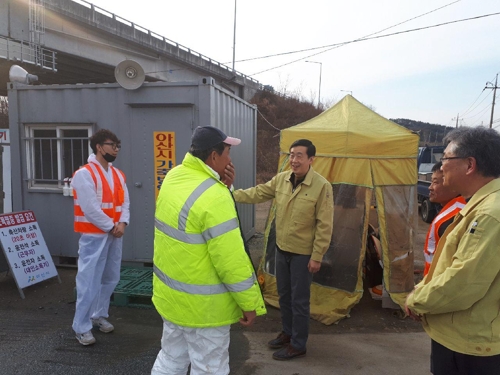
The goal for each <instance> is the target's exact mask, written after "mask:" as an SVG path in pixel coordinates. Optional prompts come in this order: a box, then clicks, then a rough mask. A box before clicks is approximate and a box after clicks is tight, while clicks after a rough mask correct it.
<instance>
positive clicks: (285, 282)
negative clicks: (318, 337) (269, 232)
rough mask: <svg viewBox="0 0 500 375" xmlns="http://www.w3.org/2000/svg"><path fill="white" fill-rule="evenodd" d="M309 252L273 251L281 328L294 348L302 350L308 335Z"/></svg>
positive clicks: (310, 279) (310, 278)
mask: <svg viewBox="0 0 500 375" xmlns="http://www.w3.org/2000/svg"><path fill="white" fill-rule="evenodd" d="M310 259H311V256H310V255H300V254H293V253H289V252H287V251H282V250H280V249H278V251H277V252H276V283H277V286H278V294H279V297H280V298H279V303H280V311H281V323H282V325H283V332H285V333H286V334H287V335H290V336H291V344H292V346H293V347H294V349H297V350H305V349H306V343H307V337H308V336H309V316H310V298H311V282H312V276H313V275H312V273H310V272H309V270H308V269H307V265H308V264H309V260H310Z"/></svg>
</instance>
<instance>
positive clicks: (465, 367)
mask: <svg viewBox="0 0 500 375" xmlns="http://www.w3.org/2000/svg"><path fill="white" fill-rule="evenodd" d="M431 372H432V373H433V374H434V375H498V374H500V355H493V356H490V357H479V356H475V355H468V354H462V353H457V352H454V351H453V350H450V349H448V348H446V347H444V346H443V345H441V344H439V343H437V342H436V341H434V340H432V341H431Z"/></svg>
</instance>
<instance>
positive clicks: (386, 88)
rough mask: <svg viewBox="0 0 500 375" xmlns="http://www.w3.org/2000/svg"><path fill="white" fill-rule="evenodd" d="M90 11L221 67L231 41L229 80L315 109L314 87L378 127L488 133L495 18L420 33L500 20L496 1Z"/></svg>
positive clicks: (498, 109) (239, 3) (225, 3)
mask: <svg viewBox="0 0 500 375" xmlns="http://www.w3.org/2000/svg"><path fill="white" fill-rule="evenodd" d="M77 2H78V1H77ZM91 2H92V3H93V4H95V5H96V6H98V7H101V8H103V9H105V10H106V11H108V12H111V13H114V14H116V15H118V16H120V17H122V18H124V19H126V20H129V21H131V22H134V23H135V24H137V25H140V26H142V27H144V28H147V29H149V30H151V31H153V32H155V33H157V34H159V35H162V36H164V37H166V38H168V39H170V40H172V41H174V42H176V43H179V44H182V45H184V46H186V47H188V48H190V49H191V50H194V51H196V52H198V53H201V54H203V55H205V56H207V57H209V58H211V59H213V60H217V61H219V62H221V63H226V64H227V65H228V66H230V67H231V66H232V63H233V40H234V39H233V38H234V36H236V48H235V69H236V70H237V71H239V72H241V73H243V74H245V75H248V76H252V77H253V78H255V79H257V80H258V81H259V82H260V83H262V84H263V85H270V86H272V87H273V88H274V89H275V90H278V91H280V92H286V93H288V94H292V95H298V96H300V97H301V98H303V99H304V100H308V101H313V102H314V103H315V104H317V103H318V94H319V91H320V90H319V88H320V78H321V91H320V93H321V97H320V99H321V103H322V104H323V105H324V106H326V107H329V106H331V105H333V104H335V103H336V102H337V101H339V100H340V99H342V98H343V97H344V96H345V95H346V94H348V93H352V95H353V96H354V97H355V98H356V99H357V100H359V101H360V102H362V103H364V104H365V105H368V106H370V107H371V108H372V109H374V110H375V111H376V112H378V113H379V114H380V115H382V116H384V117H386V118H393V119H395V118H407V119H412V120H417V121H423V122H429V123H435V124H441V125H447V126H456V124H457V116H458V125H460V126H478V125H485V126H489V122H490V116H491V108H492V100H493V90H492V89H486V90H483V89H484V88H485V86H488V87H493V86H494V83H495V76H496V74H497V73H500V43H499V42H498V40H499V36H500V14H498V15H492V16H489V17H483V18H478V19H475V20H469V21H464V22H456V23H452V24H449V25H444V26H440V27H432V28H428V26H432V25H438V24H442V23H446V22H451V21H457V20H461V19H466V18H472V17H478V16H484V15H488V14H492V13H500V1H499V0H458V1H456V0H404V1H402V0H377V1H374V0H351V1H333V0H308V1H304V2H298V1H296V2H292V1H290V0H210V1H207V0H184V1H170V0H164V1H158V0H141V1H138V0H93V1H91ZM235 4H236V33H234V20H235ZM438 8H441V9H438ZM436 9H437V10H436ZM429 12H430V13H429ZM425 13H428V14H425ZM423 14H425V15H423ZM415 17H417V18H415ZM413 18H415V19H413ZM405 21H407V22H405ZM400 23H402V24H400ZM398 24H399V25H398ZM395 25H397V26H395ZM392 26H395V27H392ZM417 28H425V29H423V30H419V31H413V32H404V31H407V30H411V29H417ZM385 29H386V30H385ZM382 30H385V31H382ZM391 33H399V34H397V35H393V36H387V37H382V38H376V39H368V40H362V41H358V42H355V43H349V44H343V43H345V42H348V41H353V40H357V39H361V38H364V37H366V36H367V35H372V34H374V35H372V37H374V36H381V35H386V34H391ZM339 44H340V45H339ZM342 44H343V45H342ZM332 45H339V46H337V47H335V48H332V47H330V48H320V49H314V50H311V49H313V48H315V47H323V46H332ZM302 50H309V51H303V52H300V53H292V52H296V51H302ZM276 54H280V55H279V56H274V57H269V58H260V57H264V56H269V55H276ZM255 58H260V59H255ZM246 59H253V60H251V61H241V60H246ZM296 60H298V61H296ZM306 61H314V62H306ZM280 65H283V66H280ZM487 82H490V83H489V84H488V85H487V84H486V83H487ZM498 85H499V86H500V81H499V83H498ZM499 96H500V90H497V100H496V102H497V105H496V106H495V114H494V117H493V119H494V121H495V120H496V122H494V123H493V126H494V127H495V126H498V130H500V105H499V104H498V102H500V100H499V99H500V98H499Z"/></svg>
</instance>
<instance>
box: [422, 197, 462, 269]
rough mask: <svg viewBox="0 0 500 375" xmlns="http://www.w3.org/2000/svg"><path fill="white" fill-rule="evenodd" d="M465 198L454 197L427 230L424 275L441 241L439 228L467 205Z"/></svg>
mask: <svg viewBox="0 0 500 375" xmlns="http://www.w3.org/2000/svg"><path fill="white" fill-rule="evenodd" d="M465 204H466V202H465V199H464V198H463V197H462V196H460V197H456V198H454V199H452V200H451V201H449V202H448V203H446V205H445V206H444V207H443V208H442V209H441V211H439V214H438V215H437V216H436V217H435V218H434V220H433V221H432V224H431V225H430V226H429V230H428V231H427V237H426V238H425V245H424V257H425V268H424V276H425V275H427V273H428V272H429V269H430V267H431V263H432V258H433V256H434V252H435V251H436V247H437V243H438V242H439V229H440V227H441V225H443V224H444V223H446V222H447V221H449V220H450V219H453V218H454V217H455V215H456V214H458V213H459V212H460V210H461V209H462V208H463V207H464V206H465Z"/></svg>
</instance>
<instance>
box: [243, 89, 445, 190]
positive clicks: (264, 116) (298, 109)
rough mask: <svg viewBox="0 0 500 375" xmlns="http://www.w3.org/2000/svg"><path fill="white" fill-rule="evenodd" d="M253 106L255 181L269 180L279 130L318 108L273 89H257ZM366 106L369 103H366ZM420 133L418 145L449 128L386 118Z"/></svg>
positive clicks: (275, 165)
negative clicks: (255, 119) (255, 125)
mask: <svg viewBox="0 0 500 375" xmlns="http://www.w3.org/2000/svg"><path fill="white" fill-rule="evenodd" d="M250 102H251V103H252V104H255V105H257V109H258V112H259V113H258V114H257V182H258V183H262V182H265V181H268V180H269V179H271V178H272V177H273V176H274V175H275V174H276V172H277V170H278V160H279V141H280V130H282V129H286V128H289V127H290V126H294V125H297V124H300V123H302V122H304V121H307V120H309V119H311V118H313V117H316V116H317V115H319V114H320V113H321V112H323V110H324V108H318V107H316V106H315V105H314V104H312V103H311V102H310V101H308V100H305V99H303V98H301V97H300V95H291V96H290V95H283V94H279V93H277V92H275V91H269V90H263V91H259V92H258V93H257V94H255V96H254V97H253V98H252V100H251V101H250ZM368 107H370V106H368ZM390 120H391V121H393V122H395V123H397V124H399V125H401V126H404V127H405V128H407V129H409V130H412V131H414V132H416V133H418V134H419V135H420V145H421V146H423V145H425V144H427V145H429V146H431V145H440V144H442V143H443V137H444V136H445V135H446V133H448V132H449V131H450V130H453V129H454V128H452V127H447V126H443V125H439V124H430V123H427V122H422V121H415V120H410V119H402V118H398V119H390Z"/></svg>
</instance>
